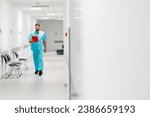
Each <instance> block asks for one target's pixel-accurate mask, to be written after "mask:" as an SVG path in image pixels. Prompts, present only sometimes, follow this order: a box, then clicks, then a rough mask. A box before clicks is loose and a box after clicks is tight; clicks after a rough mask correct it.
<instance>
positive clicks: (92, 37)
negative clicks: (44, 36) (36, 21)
mask: <svg viewBox="0 0 150 117" xmlns="http://www.w3.org/2000/svg"><path fill="white" fill-rule="evenodd" d="M70 2H71V7H70V10H71V13H70V14H71V75H72V94H74V95H76V97H72V99H150V94H149V92H150V85H149V82H150V72H149V71H150V33H149V32H150V7H149V5H150V1H148V0H92V1H88V0H82V1H77V0H72V1H70ZM79 9H80V12H78V10H79Z"/></svg>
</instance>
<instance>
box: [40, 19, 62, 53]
mask: <svg viewBox="0 0 150 117" xmlns="http://www.w3.org/2000/svg"><path fill="white" fill-rule="evenodd" d="M38 22H39V23H40V25H41V30H42V31H44V32H45V33H46V35H47V51H55V50H57V49H62V44H63V43H55V42H54V41H63V20H41V21H38Z"/></svg>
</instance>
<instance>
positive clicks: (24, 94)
mask: <svg viewBox="0 0 150 117" xmlns="http://www.w3.org/2000/svg"><path fill="white" fill-rule="evenodd" d="M28 66H29V70H27V71H25V70H22V72H23V76H22V77H21V78H19V79H16V78H9V79H7V80H6V79H2V80H0V99H6V100H7V99H12V100H16V99H18V100H20V99H25V100H28V99H29V100H45V99H46V100H60V99H61V100H64V99H66V88H65V87H64V81H65V70H64V56H61V55H56V53H54V52H49V53H46V54H45V55H44V67H45V69H44V74H43V76H41V77H40V76H38V75H35V74H34V66H33V61H32V58H31V59H30V60H29V61H28Z"/></svg>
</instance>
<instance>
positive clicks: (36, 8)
mask: <svg viewBox="0 0 150 117" xmlns="http://www.w3.org/2000/svg"><path fill="white" fill-rule="evenodd" d="M30 9H31V10H42V8H40V7H31V8H30Z"/></svg>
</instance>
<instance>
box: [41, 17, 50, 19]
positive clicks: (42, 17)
mask: <svg viewBox="0 0 150 117" xmlns="http://www.w3.org/2000/svg"><path fill="white" fill-rule="evenodd" d="M41 19H50V18H49V17H41Z"/></svg>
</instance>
